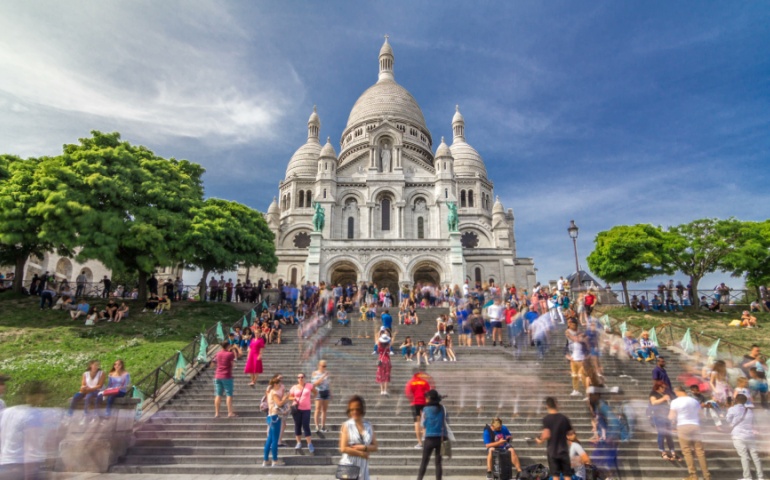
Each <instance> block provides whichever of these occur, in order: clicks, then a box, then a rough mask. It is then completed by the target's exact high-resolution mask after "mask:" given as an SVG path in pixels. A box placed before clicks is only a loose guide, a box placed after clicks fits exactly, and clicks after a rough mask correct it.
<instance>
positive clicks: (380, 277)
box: [372, 261, 400, 299]
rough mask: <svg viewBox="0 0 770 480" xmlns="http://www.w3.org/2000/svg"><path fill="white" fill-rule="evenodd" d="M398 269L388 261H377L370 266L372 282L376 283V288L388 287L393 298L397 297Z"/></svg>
mask: <svg viewBox="0 0 770 480" xmlns="http://www.w3.org/2000/svg"><path fill="white" fill-rule="evenodd" d="M399 272H400V269H399V268H398V266H397V265H396V264H395V263H393V262H389V261H383V262H379V263H377V264H376V265H375V266H374V267H372V282H374V283H375V284H377V288H379V289H382V288H384V287H388V290H390V293H391V294H392V295H393V298H394V299H397V298H398V291H399V290H398V281H399V276H400V275H399Z"/></svg>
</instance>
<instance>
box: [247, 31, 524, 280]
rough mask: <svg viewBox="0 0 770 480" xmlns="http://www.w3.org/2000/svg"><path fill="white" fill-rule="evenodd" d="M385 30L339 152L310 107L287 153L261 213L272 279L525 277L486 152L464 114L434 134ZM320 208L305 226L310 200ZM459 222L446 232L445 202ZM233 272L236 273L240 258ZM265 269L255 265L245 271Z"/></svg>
mask: <svg viewBox="0 0 770 480" xmlns="http://www.w3.org/2000/svg"><path fill="white" fill-rule="evenodd" d="M393 66H394V55H393V49H392V47H391V46H390V44H389V43H388V40H387V38H386V40H385V43H384V44H383V46H382V48H381V49H380V54H379V75H378V80H377V82H376V83H375V84H374V85H372V86H371V87H370V88H368V89H367V90H366V91H365V92H364V93H363V94H362V95H361V96H360V97H359V99H358V101H356V103H355V104H354V105H353V108H352V110H351V112H350V116H349V118H348V122H347V126H346V127H345V130H344V131H343V132H342V135H341V140H340V144H339V148H340V151H339V154H338V153H337V152H336V151H335V149H334V147H333V146H332V144H331V141H330V139H329V138H327V139H326V142H325V144H323V145H322V144H321V142H320V131H321V120H320V118H319V115H318V113H317V112H316V109H315V108H314V109H313V113H312V114H311V115H310V118H309V120H308V123H307V131H308V136H307V142H306V143H305V144H304V145H302V146H301V147H300V148H299V149H298V150H297V151H296V152H295V153H294V155H292V157H291V159H290V160H289V164H288V166H287V168H286V176H285V178H284V180H283V181H281V182H280V184H279V195H278V196H277V197H275V198H274V199H273V202H272V204H271V205H270V207H269V208H268V211H267V215H266V219H267V222H268V224H269V226H270V228H271V230H272V231H273V232H274V234H275V239H276V240H275V241H276V254H277V256H278V258H279V264H278V270H277V272H276V273H275V274H272V275H269V277H270V278H271V279H273V280H278V279H283V280H284V281H285V282H290V283H294V284H304V283H305V282H306V281H311V282H318V281H326V282H331V283H333V284H337V283H341V284H345V283H349V282H361V281H374V282H376V283H377V284H378V285H379V286H381V287H382V286H388V287H390V288H391V290H394V289H395V288H399V287H405V286H409V285H412V284H414V283H417V282H419V283H432V284H435V285H439V284H440V285H444V284H461V283H463V282H464V281H465V280H469V281H470V283H471V284H474V283H477V282H478V283H485V282H489V281H490V280H491V281H494V282H495V283H496V284H504V283H515V284H516V285H517V286H518V287H519V288H528V287H531V286H532V285H533V284H534V283H535V271H534V263H533V260H532V259H531V258H519V257H518V256H517V251H516V240H515V236H514V216H513V211H512V210H511V209H509V210H507V211H506V210H505V209H504V207H503V205H502V204H501V203H500V201H499V199H496V197H495V195H494V184H493V183H492V181H491V180H490V179H489V178H488V177H487V171H486V167H485V165H484V161H483V159H482V158H481V156H480V155H479V153H478V152H477V151H476V150H475V149H474V148H473V147H472V146H471V145H470V144H469V143H468V142H467V140H466V134H465V119H464V118H463V116H462V114H461V113H460V111H459V107H458V108H457V111H456V112H455V113H454V116H453V117H452V121H451V126H452V141H451V145H448V144H447V143H446V142H445V141H444V139H443V138H442V139H441V141H440V143H439V145H438V147H437V148H436V149H435V150H434V149H433V143H434V140H433V137H432V135H431V132H430V130H428V127H427V125H426V122H425V118H424V117H423V113H422V110H421V109H420V106H419V105H418V104H417V102H416V101H415V99H414V98H413V97H412V95H411V94H410V93H409V92H408V91H407V90H406V89H405V88H404V87H402V86H401V85H399V84H398V83H396V80H395V76H394V71H393ZM316 203H317V204H319V205H320V206H321V207H322V209H323V212H324V216H325V221H324V225H323V228H322V229H321V231H318V232H316V231H315V229H314V225H313V213H314V207H315V204H316ZM452 203H454V204H455V205H456V206H457V213H458V217H459V228H458V230H459V231H457V232H453V231H450V229H449V225H448V223H447V218H448V215H449V206H450V204H452ZM239 273H240V275H239V276H240V278H241V279H243V278H245V274H246V272H245V270H244V269H241V271H240V272H239ZM260 276H264V277H267V276H268V275H266V274H264V273H263V272H256V271H253V272H251V274H250V277H251V278H252V279H254V278H258V277H260Z"/></svg>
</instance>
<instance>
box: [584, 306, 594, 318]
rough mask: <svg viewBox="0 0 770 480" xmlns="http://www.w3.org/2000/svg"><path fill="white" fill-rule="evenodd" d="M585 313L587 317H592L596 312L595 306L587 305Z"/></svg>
mask: <svg viewBox="0 0 770 480" xmlns="http://www.w3.org/2000/svg"><path fill="white" fill-rule="evenodd" d="M585 312H586V315H588V316H590V315H591V314H592V313H593V312H594V307H593V305H586V306H585Z"/></svg>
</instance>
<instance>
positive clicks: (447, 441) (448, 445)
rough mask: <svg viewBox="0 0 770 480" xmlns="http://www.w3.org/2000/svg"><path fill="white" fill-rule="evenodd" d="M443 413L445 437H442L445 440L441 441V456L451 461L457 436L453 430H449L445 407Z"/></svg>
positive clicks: (442, 408)
mask: <svg viewBox="0 0 770 480" xmlns="http://www.w3.org/2000/svg"><path fill="white" fill-rule="evenodd" d="M441 411H442V412H443V414H444V435H442V437H443V439H442V441H441V456H442V457H447V458H449V459H451V458H452V442H453V441H454V440H455V435H454V433H453V432H452V429H451V428H449V424H448V423H447V420H446V408H445V407H444V406H443V405H442V406H441Z"/></svg>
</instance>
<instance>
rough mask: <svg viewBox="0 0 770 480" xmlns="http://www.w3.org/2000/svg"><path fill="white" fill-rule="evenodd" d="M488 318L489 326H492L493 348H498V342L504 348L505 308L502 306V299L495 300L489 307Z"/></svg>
mask: <svg viewBox="0 0 770 480" xmlns="http://www.w3.org/2000/svg"><path fill="white" fill-rule="evenodd" d="M487 316H488V317H489V324H490V325H491V326H492V346H493V347H496V346H497V342H500V346H501V347H502V346H503V307H502V305H501V304H500V297H497V298H495V301H494V303H493V304H492V305H490V306H489V307H487Z"/></svg>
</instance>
